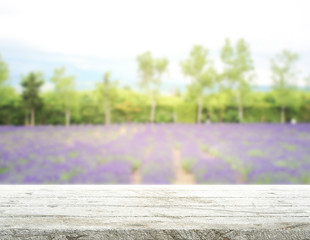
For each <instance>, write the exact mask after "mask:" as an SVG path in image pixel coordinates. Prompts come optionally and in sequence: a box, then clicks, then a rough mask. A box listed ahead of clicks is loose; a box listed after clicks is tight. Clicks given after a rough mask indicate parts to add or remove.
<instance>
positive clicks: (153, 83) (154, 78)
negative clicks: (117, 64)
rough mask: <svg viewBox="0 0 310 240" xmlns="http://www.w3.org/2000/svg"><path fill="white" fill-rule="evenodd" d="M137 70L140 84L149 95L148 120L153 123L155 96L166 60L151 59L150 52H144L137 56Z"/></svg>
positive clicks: (165, 69)
mask: <svg viewBox="0 0 310 240" xmlns="http://www.w3.org/2000/svg"><path fill="white" fill-rule="evenodd" d="M137 61H138V69H139V70H138V71H139V74H140V77H141V81H140V86H141V87H142V88H143V89H144V90H145V91H146V94H147V95H149V96H150V100H151V113H150V122H151V123H153V122H154V120H155V114H156V102H157V101H156V98H157V95H158V92H159V87H160V84H161V78H162V75H163V73H164V72H166V71H167V66H168V60H167V59H166V58H162V59H153V58H152V55H151V53H150V52H145V53H143V54H141V55H139V56H138V57H137Z"/></svg>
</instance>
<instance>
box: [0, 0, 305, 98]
mask: <svg viewBox="0 0 310 240" xmlns="http://www.w3.org/2000/svg"><path fill="white" fill-rule="evenodd" d="M309 9H310V1H308V0H294V1H288V0H281V1H278V0H267V1H265V0H259V1H257V0H252V1H249V0H234V1H231V0H217V1H208V0H204V1H198V0H189V1H182V0H178V1H177V0H154V1H153V0H130V1H125V0H113V1H104V0H102V1H99V0H98V1H95V0H87V1H78V0H75V1H71V0H52V1H50V0H45V1H40V0H27V1H22V0H21V1H17V0H0V29H1V30H0V53H1V55H2V58H3V60H4V61H5V62H7V63H8V64H9V68H10V79H9V84H11V85H12V86H14V87H16V89H20V87H19V83H20V80H21V76H22V75H26V74H27V73H28V72H30V71H42V72H44V73H45V79H46V82H47V83H46V84H45V86H44V89H45V90H49V89H52V87H53V86H52V84H51V83H50V82H49V79H50V77H51V75H52V73H53V71H54V69H55V68H57V67H61V66H66V68H67V73H68V74H72V75H75V76H76V83H77V88H78V89H81V90H82V89H86V90H88V89H93V88H94V87H95V84H96V82H98V81H102V78H103V74H104V72H106V71H111V73H112V80H115V81H118V82H119V84H120V86H130V87H132V88H137V83H138V82H139V76H138V73H137V69H138V65H137V62H136V58H137V56H138V55H139V54H142V53H144V52H146V51H151V53H152V55H153V56H154V57H156V58H159V57H166V58H168V60H169V66H168V72H167V74H166V75H165V76H164V78H163V84H162V91H163V92H166V93H171V92H173V91H175V90H176V89H177V88H180V89H185V86H186V85H188V84H189V83H190V79H188V78H186V77H184V76H183V75H182V71H181V68H180V62H181V61H182V60H185V59H186V58H187V57H188V55H189V52H190V50H191V48H192V47H193V45H195V44H200V45H203V46H204V47H205V48H207V49H209V51H210V56H209V57H210V59H212V60H213V61H214V65H215V67H217V68H218V69H220V68H221V64H220V58H219V56H220V50H221V48H222V46H223V44H224V41H225V39H226V38H229V39H230V40H231V41H232V42H233V43H235V42H236V41H237V40H238V39H240V38H244V39H245V41H246V42H247V43H248V44H249V47H250V51H251V54H252V58H253V60H254V65H255V75H256V78H255V84H256V85H257V86H267V85H270V84H271V73H270V58H273V57H274V56H275V55H276V54H277V53H279V52H281V51H282V50H283V49H289V50H291V51H293V52H296V53H297V54H298V55H299V60H298V63H297V66H296V69H297V70H298V71H299V80H298V84H299V85H302V79H303V78H304V77H305V76H306V75H309V74H310V67H309V66H310V64H309V63H310V31H309V29H310V14H309Z"/></svg>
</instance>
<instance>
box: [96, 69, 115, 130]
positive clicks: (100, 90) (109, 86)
mask: <svg viewBox="0 0 310 240" xmlns="http://www.w3.org/2000/svg"><path fill="white" fill-rule="evenodd" d="M95 92H96V95H97V98H98V101H99V102H100V105H101V104H103V106H104V107H103V110H104V118H105V120H104V122H105V124H110V123H111V110H112V108H113V107H114V105H115V102H116V100H117V96H118V82H117V81H111V72H106V73H105V74H104V77H103V82H100V83H97V85H96V90H95Z"/></svg>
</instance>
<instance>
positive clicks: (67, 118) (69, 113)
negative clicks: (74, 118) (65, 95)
mask: <svg viewBox="0 0 310 240" xmlns="http://www.w3.org/2000/svg"><path fill="white" fill-rule="evenodd" d="M65 118H66V126H67V127H68V126H70V119H71V111H70V109H68V108H67V109H66V114H65Z"/></svg>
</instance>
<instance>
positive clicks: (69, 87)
mask: <svg viewBox="0 0 310 240" xmlns="http://www.w3.org/2000/svg"><path fill="white" fill-rule="evenodd" d="M51 82H52V83H54V91H55V95H56V96H57V99H58V101H60V103H61V104H62V105H63V107H64V111H65V123H66V126H69V125H70V118H71V111H72V108H73V106H74V105H75V103H76V99H75V98H76V96H75V95H76V94H75V76H72V75H71V76H70V75H68V76H67V75H66V68H65V67H61V68H57V69H55V70H54V74H53V76H52V77H51Z"/></svg>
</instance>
